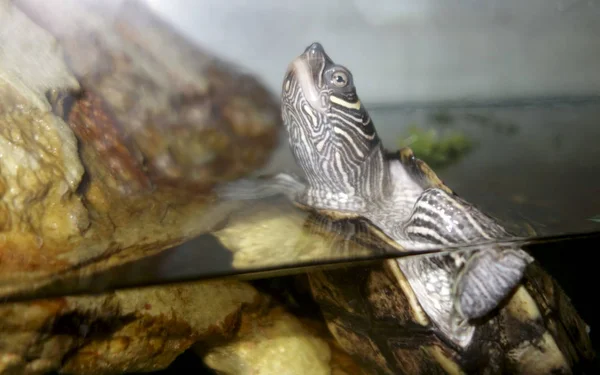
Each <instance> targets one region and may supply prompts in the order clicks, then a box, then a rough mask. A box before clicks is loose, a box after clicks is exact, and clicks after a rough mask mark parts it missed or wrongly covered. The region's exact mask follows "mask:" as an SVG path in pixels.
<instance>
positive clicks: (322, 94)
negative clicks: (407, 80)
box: [281, 43, 381, 195]
mask: <svg viewBox="0 0 600 375" xmlns="http://www.w3.org/2000/svg"><path fill="white" fill-rule="evenodd" d="M281 106H282V116H283V122H284V124H285V127H286V129H287V131H288V134H289V140H290V146H291V148H292V152H293V154H294V157H295V158H296V162H297V163H298V164H299V166H300V167H301V168H302V169H303V170H304V172H305V173H306V175H307V178H308V182H309V184H310V187H312V188H314V189H320V190H322V191H326V192H328V193H332V194H334V195H335V194H336V193H339V194H341V195H357V194H359V193H360V192H359V191H358V190H360V188H359V185H360V184H361V183H362V182H361V180H362V181H364V180H365V179H367V180H368V175H369V174H368V173H366V172H367V171H368V169H369V168H371V167H372V165H370V164H371V160H372V159H373V155H374V154H375V153H377V152H381V142H380V140H379V137H378V136H377V133H376V131H375V127H374V126H373V123H372V121H371V118H370V116H369V114H368V112H367V111H366V109H365V107H364V106H363V105H362V103H361V101H360V100H359V98H358V95H357V93H356V87H355V86H354V80H353V77H352V73H351V72H350V71H349V70H348V69H347V68H345V67H344V66H342V65H338V64H336V63H334V62H333V60H331V58H330V57H329V56H328V55H327V53H325V50H324V49H323V46H321V44H319V43H313V44H311V45H310V46H309V47H308V48H306V50H305V51H304V53H302V54H301V55H300V56H298V57H297V58H296V59H294V60H293V61H292V62H291V63H290V65H289V68H288V70H287V72H286V75H285V78H284V81H283V88H282V100H281ZM377 169H378V170H379V171H381V168H377ZM366 170H367V171H366Z"/></svg>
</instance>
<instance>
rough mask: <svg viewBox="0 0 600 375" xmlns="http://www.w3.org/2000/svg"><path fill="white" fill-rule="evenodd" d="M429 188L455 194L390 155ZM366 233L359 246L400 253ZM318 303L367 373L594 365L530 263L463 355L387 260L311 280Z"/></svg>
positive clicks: (575, 319)
mask: <svg viewBox="0 0 600 375" xmlns="http://www.w3.org/2000/svg"><path fill="white" fill-rule="evenodd" d="M389 157H390V158H396V159H397V160H399V161H400V162H401V163H402V164H403V165H404V167H405V168H406V169H407V170H408V171H409V173H411V174H412V175H413V178H414V179H415V180H416V181H418V182H419V183H420V184H421V185H422V186H423V187H424V188H428V187H438V188H440V189H443V190H445V191H446V192H448V193H449V194H454V193H453V192H452V191H451V190H450V189H449V188H448V187H447V186H445V185H444V184H443V182H442V181H441V180H440V179H439V178H438V177H437V176H436V174H435V173H434V172H433V171H432V170H431V169H430V168H429V167H428V166H427V164H426V163H424V162H423V161H421V160H418V159H416V158H415V157H414V155H413V153H412V151H411V150H410V149H409V148H405V149H401V150H400V151H399V152H398V153H396V154H393V155H390V156H389ZM320 215H321V216H320V218H319V219H313V223H318V225H317V226H319V227H322V226H323V225H322V222H323V221H326V220H331V221H333V222H337V223H339V222H340V219H342V218H343V215H341V216H340V215H339V214H337V213H335V214H333V215H332V214H331V213H330V212H323V211H321V212H320ZM343 220H346V221H352V220H361V221H362V224H361V225H363V227H366V228H367V231H368V233H366V234H365V233H363V235H362V236H355V238H354V239H355V240H358V241H360V242H363V243H364V242H365V241H370V242H371V244H370V245H371V247H372V248H375V249H380V251H385V250H386V249H388V250H390V249H393V248H394V247H395V248H398V245H395V244H394V241H392V240H391V239H389V238H387V236H385V235H384V234H383V233H381V232H380V231H379V230H378V229H377V228H375V227H374V226H373V225H369V223H368V222H366V221H364V219H360V218H357V219H356V218H355V219H353V218H351V217H346V218H344V219H343ZM309 280H310V285H311V289H312V293H313V296H314V298H315V300H316V301H317V302H318V303H319V305H320V306H321V308H322V311H323V315H324V317H325V319H326V320H327V324H328V327H329V329H330V331H331V333H332V334H333V336H335V338H336V339H337V341H338V342H339V344H340V345H341V346H342V347H343V348H344V349H345V350H346V351H347V352H348V353H350V354H351V355H353V356H354V357H355V358H356V359H357V360H359V361H360V362H361V363H362V364H363V365H364V366H365V367H366V368H367V369H368V370H369V372H373V373H378V374H399V373H407V374H438V373H439V374H443V373H453V374H455V373H456V374H458V373H478V374H498V373H511V374H548V373H558V374H569V373H573V372H576V371H579V367H578V366H582V365H584V364H589V363H591V362H592V361H593V359H594V356H595V354H594V351H593V349H592V345H591V342H590V339H589V336H588V333H587V326H586V324H585V322H584V321H583V320H582V319H581V318H580V317H579V315H578V314H577V312H576V310H575V308H574V307H573V306H572V304H571V303H570V301H569V298H568V297H567V296H566V294H565V293H564V292H563V291H562V289H561V288H560V287H559V286H558V284H557V283H556V281H555V280H554V279H553V278H552V277H551V276H550V275H549V274H548V273H546V272H545V271H544V270H543V269H542V267H541V266H540V265H539V264H537V263H535V262H533V263H531V264H530V265H529V266H528V268H527V269H526V271H525V275H524V277H523V279H522V282H521V284H520V285H519V286H518V287H517V288H516V289H515V291H514V292H513V293H512V294H511V296H509V298H507V299H506V300H505V301H504V302H503V303H502V304H501V306H499V307H498V308H497V309H495V310H494V311H493V312H492V313H491V314H489V315H488V316H486V317H485V318H483V319H481V320H480V321H478V322H474V324H476V328H475V333H474V336H473V338H472V340H471V341H470V344H469V345H468V346H466V347H459V346H457V345H456V344H454V343H453V342H451V341H450V340H449V339H447V338H446V337H445V336H444V335H443V334H442V333H441V332H440V330H439V329H437V327H436V326H435V325H434V324H432V322H431V321H430V319H429V317H428V316H427V314H426V313H425V311H424V310H423V308H422V307H421V306H420V304H419V302H418V299H417V296H416V295H415V292H414V291H413V290H412V289H411V286H410V284H409V282H408V281H407V279H406V277H405V276H404V275H403V273H402V271H401V270H400V267H399V266H398V263H397V262H396V261H395V260H393V259H390V260H385V261H381V262H378V263H377V264H374V265H371V266H367V267H365V266H358V267H357V266H354V267H347V268H342V269H336V270H327V271H319V272H313V273H310V274H309Z"/></svg>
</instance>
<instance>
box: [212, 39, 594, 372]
mask: <svg viewBox="0 0 600 375" xmlns="http://www.w3.org/2000/svg"><path fill="white" fill-rule="evenodd" d="M282 86H283V87H282V94H281V112H282V118H283V122H284V125H285V128H286V130H287V133H288V140H289V146H290V148H291V152H292V154H293V156H294V159H295V161H296V163H297V164H298V166H299V167H300V169H301V170H302V172H303V173H304V176H299V175H295V174H291V173H279V174H275V175H270V176H262V177H261V178H257V179H243V180H238V181H236V182H234V183H229V184H227V185H224V186H221V187H220V188H219V189H218V191H219V195H220V196H221V198H222V199H259V198H266V197H269V196H273V195H284V196H286V197H287V198H288V199H289V200H291V201H292V202H293V203H294V204H295V205H296V206H297V207H299V208H300V209H302V210H306V211H309V212H311V215H313V221H315V222H318V221H319V220H322V221H329V222H347V221H356V222H360V223H361V224H362V225H363V226H364V227H366V228H367V230H368V232H369V235H370V237H371V238H373V239H374V241H373V242H372V246H374V247H380V248H386V249H389V248H391V249H393V251H397V252H403V251H408V250H413V251H414V250H422V251H428V250H432V249H444V251H440V252H437V253H430V254H423V255H418V256H410V257H401V258H397V259H388V260H385V261H382V262H381V263H378V264H376V265H369V266H349V267H346V268H342V269H339V270H327V271H314V272H310V273H309V274H308V278H309V282H310V287H311V290H312V294H313V297H314V298H315V300H316V301H317V302H318V303H319V305H320V306H321V310H322V312H323V315H324V317H325V319H326V321H327V324H328V327H329V329H330V331H331V333H332V334H333V336H334V337H335V338H336V339H337V341H338V342H339V344H340V345H341V346H342V347H343V348H344V349H345V350H346V351H348V352H349V353H350V354H351V355H353V356H355V357H356V358H357V359H358V360H359V361H360V362H361V363H363V364H364V365H365V366H366V367H367V368H368V369H369V372H370V373H371V372H372V373H378V374H379V373H381V374H394V373H410V374H413V373H414V374H418V373H488V374H492V373H526V374H545V373H565V374H567V373H573V372H574V371H578V370H579V369H580V368H581V367H578V366H583V365H582V364H589V363H592V361H594V360H595V353H594V351H593V349H592V345H591V341H590V338H589V327H588V326H587V325H586V324H585V322H584V321H583V320H582V319H581V318H580V317H579V315H578V314H577V312H576V310H575V308H574V307H573V306H572V305H571V303H570V301H569V298H568V297H567V296H566V295H565V293H564V292H563V291H562V289H561V288H560V286H558V285H557V283H556V282H555V281H554V280H553V279H552V277H551V276H550V275H548V274H547V273H546V272H545V271H544V270H543V269H542V267H541V266H540V265H539V264H537V262H536V261H535V259H534V258H533V257H532V256H531V255H529V254H528V253H527V252H526V251H524V250H523V249H521V248H520V246H519V243H518V242H515V241H511V239H514V238H515V235H514V234H512V233H510V232H509V231H507V230H506V229H505V228H504V227H503V226H502V225H501V224H500V223H499V221H498V220H497V219H495V218H494V217H492V216H490V215H487V214H485V213H484V212H482V211H481V210H480V209H478V208H477V207H476V206H475V205H473V204H471V203H469V202H467V201H466V200H465V199H463V198H462V197H460V196H459V195H458V194H457V193H456V192H454V191H453V190H451V189H450V188H449V187H448V186H446V185H445V184H444V183H443V182H442V181H441V180H440V179H439V178H438V177H437V175H436V174H435V172H434V171H433V170H432V169H431V168H430V167H429V166H428V165H427V164H426V163H425V162H423V161H422V160H419V159H418V158H417V157H416V156H415V155H414V153H413V152H412V150H411V149H410V148H402V149H400V150H399V151H396V152H390V151H388V150H386V149H385V148H384V147H383V145H382V141H381V139H380V138H379V136H378V134H377V131H376V129H375V126H374V124H373V121H372V119H371V117H370V115H369V113H368V111H367V109H366V108H365V106H364V104H363V103H362V102H361V101H360V99H359V97H358V94H357V89H356V86H355V84H354V80H353V76H352V73H351V72H350V70H349V69H348V68H346V67H345V66H343V65H339V64H336V63H334V62H333V60H332V59H331V58H330V57H329V56H328V55H327V53H326V52H325V50H324V48H323V46H322V45H321V44H320V43H313V44H311V45H310V46H309V47H307V48H306V49H305V51H304V52H303V53H302V54H301V55H299V56H298V57H297V58H295V59H294V60H293V61H292V62H291V63H290V65H289V67H288V69H287V71H286V73H285V77H284V80H283V85H282ZM315 217H316V218H317V219H314V218H315Z"/></svg>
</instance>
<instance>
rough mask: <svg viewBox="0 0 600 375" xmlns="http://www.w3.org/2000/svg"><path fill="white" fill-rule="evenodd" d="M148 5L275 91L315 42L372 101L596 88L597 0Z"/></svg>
mask: <svg viewBox="0 0 600 375" xmlns="http://www.w3.org/2000/svg"><path fill="white" fill-rule="evenodd" d="M147 1H148V2H149V4H150V5H151V7H152V8H153V9H155V10H156V11H157V12H159V13H160V14H161V15H162V16H163V17H165V18H166V19H168V20H169V21H170V22H171V23H172V24H173V25H174V27H176V28H177V29H179V30H180V31H181V32H183V33H184V34H186V35H187V36H189V37H190V38H192V39H193V40H195V41H197V42H198V43H199V44H200V45H201V46H203V47H205V48H207V49H209V50H211V51H212V52H214V53H216V54H218V55H220V56H223V57H225V58H227V59H229V60H231V61H239V62H240V64H242V62H243V64H242V65H243V66H244V67H245V68H247V69H248V70H250V71H251V72H252V73H255V74H257V75H258V76H259V77H261V78H262V79H263V80H264V82H265V83H266V84H267V85H268V86H269V87H270V88H271V89H272V90H273V91H275V92H278V91H279V89H280V84H281V82H280V81H281V77H282V76H283V73H284V72H285V69H286V67H287V64H288V63H289V61H290V59H291V58H292V57H293V56H296V55H298V54H299V53H300V52H301V51H302V49H303V48H304V47H306V46H307V45H308V44H310V43H311V42H313V41H319V42H321V43H322V44H323V45H324V47H325V48H326V50H327V51H328V52H329V54H330V55H331V56H333V59H334V61H340V62H344V63H345V65H347V66H348V68H350V69H351V70H352V71H353V73H354V76H355V80H356V82H357V85H358V86H359V88H360V95H361V97H362V99H363V101H364V102H365V103H369V104H371V105H379V104H390V103H397V102H431V101H445V100H452V101H459V100H463V101H464V100H506V99H523V98H530V97H557V96H573V95H577V96H579V95H596V94H598V93H600V74H598V66H600V38H599V37H598V36H599V35H600V22H598V19H599V16H600V3H598V2H597V1H591V0H588V1H586V0H529V1H520V0H505V1H494V0H457V1H452V2H451V3H447V2H442V1H434V0H424V1H410V0H351V1H348V0H329V1H320V0H306V1H292V0H254V1H247V0H231V1H220V0H204V1H195V0H173V1H164V0H147Z"/></svg>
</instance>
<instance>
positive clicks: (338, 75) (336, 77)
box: [331, 70, 348, 87]
mask: <svg viewBox="0 0 600 375" xmlns="http://www.w3.org/2000/svg"><path fill="white" fill-rule="evenodd" d="M331 83H333V85H334V86H336V87H346V86H347V85H348V75H347V74H346V73H344V72H342V71H339V70H338V71H337V72H333V74H332V75H331Z"/></svg>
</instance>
